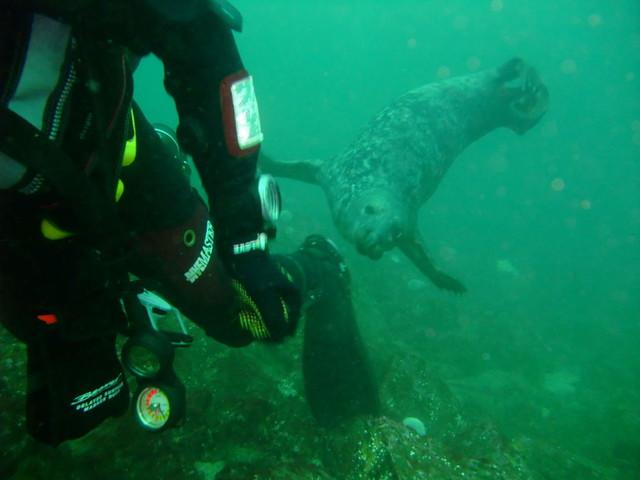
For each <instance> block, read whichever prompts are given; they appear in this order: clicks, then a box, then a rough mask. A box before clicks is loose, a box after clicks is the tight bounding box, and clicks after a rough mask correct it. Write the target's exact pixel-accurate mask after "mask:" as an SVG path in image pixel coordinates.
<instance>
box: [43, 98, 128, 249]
mask: <svg viewBox="0 0 640 480" xmlns="http://www.w3.org/2000/svg"><path fill="white" fill-rule="evenodd" d="M130 116H131V127H132V130H133V136H132V137H131V138H130V139H129V140H127V141H126V143H125V145H124V153H123V154H122V166H123V167H128V166H129V165H131V164H132V163H133V162H135V161H136V156H137V154H138V134H137V131H136V117H135V115H134V114H133V109H131V110H130ZM123 193H124V183H123V182H122V180H121V179H118V183H117V185H116V191H115V201H116V202H119V201H120V198H121V197H122V194H123ZM40 231H41V232H42V235H43V236H44V238H47V239H49V240H62V239H65V238H69V237H71V236H73V235H75V233H73V232H68V231H66V230H63V229H62V228H60V227H59V226H57V225H56V224H55V223H54V222H53V221H52V220H51V219H49V218H44V219H43V220H42V222H40Z"/></svg>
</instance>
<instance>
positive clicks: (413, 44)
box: [407, 38, 418, 48]
mask: <svg viewBox="0 0 640 480" xmlns="http://www.w3.org/2000/svg"><path fill="white" fill-rule="evenodd" d="M417 44H418V41H417V40H416V39H415V38H410V39H408V40H407V47H409V48H416V45H417Z"/></svg>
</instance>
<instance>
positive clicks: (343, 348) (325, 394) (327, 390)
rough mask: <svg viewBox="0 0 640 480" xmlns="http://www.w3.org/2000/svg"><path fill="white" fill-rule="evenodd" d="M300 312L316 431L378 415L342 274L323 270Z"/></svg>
mask: <svg viewBox="0 0 640 480" xmlns="http://www.w3.org/2000/svg"><path fill="white" fill-rule="evenodd" d="M322 276H323V277H324V278H323V279H322V280H321V287H320V289H319V292H318V293H317V294H315V295H314V297H315V299H314V300H313V303H311V305H309V306H308V307H307V309H306V311H305V320H306V321H305V326H304V345H303V353H302V370H303V376H304V388H305V395H306V398H307V402H308V404H309V407H310V409H311V413H312V414H313V416H314V418H315V419H316V421H317V422H318V424H319V425H320V426H323V427H339V426H341V425H342V424H343V423H344V422H345V421H348V420H351V419H353V418H356V417H359V416H366V415H373V416H376V415H378V414H379V412H380V400H379V397H378V387H377V385H376V382H375V379H374V375H373V371H372V369H371V365H370V363H369V359H368V356H367V352H366V349H365V346H364V344H363V342H362V338H361V337H360V330H359V329H358V324H357V322H356V315H355V311H354V308H353V304H352V300H351V291H350V288H349V284H348V280H347V279H345V275H344V272H343V273H341V274H338V273H336V272H335V269H334V270H333V272H331V271H330V270H328V269H324V273H323V275H322Z"/></svg>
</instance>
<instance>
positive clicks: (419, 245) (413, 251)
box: [398, 232, 467, 293]
mask: <svg viewBox="0 0 640 480" xmlns="http://www.w3.org/2000/svg"><path fill="white" fill-rule="evenodd" d="M398 248H400V250H402V252H403V253H404V254H405V255H406V256H407V258H409V260H411V261H412V262H413V264H414V265H415V266H416V267H418V270H420V271H421V272H422V273H423V274H425V275H426V276H427V278H429V280H431V282H432V283H433V284H434V285H435V286H436V287H438V288H441V289H443V290H449V291H451V292H454V293H465V292H466V291H467V289H466V287H465V286H464V285H463V284H462V283H460V282H459V281H458V280H456V279H455V278H453V277H450V276H449V275H447V274H446V273H444V272H441V271H440V270H438V269H437V268H436V267H435V266H434V265H433V262H432V261H431V258H429V254H428V253H427V249H426V247H425V246H424V241H423V240H422V237H421V236H420V234H419V233H418V232H415V234H414V235H413V236H412V237H404V238H402V239H400V240H399V241H398Z"/></svg>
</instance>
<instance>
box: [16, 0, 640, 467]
mask: <svg viewBox="0 0 640 480" xmlns="http://www.w3.org/2000/svg"><path fill="white" fill-rule="evenodd" d="M232 3H233V4H234V5H235V6H236V7H237V8H238V9H239V10H240V11H241V12H242V14H243V16H244V31H243V32H242V33H241V34H238V35H237V37H236V38H237V41H238V45H239V48H240V52H241V54H242V57H243V60H244V63H245V66H246V68H247V70H248V71H249V72H250V73H251V74H252V75H253V77H254V81H255V86H256V91H257V95H258V100H259V105H260V114H261V120H262V128H263V131H264V134H265V141H264V143H263V146H262V151H263V152H264V153H267V154H269V155H270V156H272V157H274V158H278V159H281V160H301V159H320V160H323V161H331V160H332V157H333V156H334V155H336V154H338V153H339V152H340V151H341V150H343V149H344V148H345V147H347V145H348V144H349V143H350V142H351V141H352V140H353V139H354V138H355V137H356V135H357V134H358V133H359V132H360V131H361V130H362V129H363V127H364V126H365V125H366V123H367V122H368V121H369V120H370V119H371V118H372V117H373V116H374V115H375V114H376V113H377V112H378V111H380V110H381V109H382V108H384V107H385V106H387V105H388V104H389V103H390V102H391V101H392V100H394V99H395V98H397V97H398V96H400V95H402V94H403V93H405V92H407V91H409V90H411V89H413V88H416V87H419V86H421V85H424V84H427V83H430V82H436V81H440V80H445V79H448V78H452V77H455V76H459V75H466V74H470V73H473V72H477V71H480V70H483V69H490V68H496V67H499V66H500V65H502V64H503V63H504V62H506V61H507V60H509V59H511V58H513V57H520V58H522V59H524V60H525V61H526V62H528V64H530V65H532V66H534V67H535V68H536V70H537V72H538V73H539V75H540V77H541V78H542V80H543V81H544V83H545V84H546V86H547V87H548V90H549V95H550V101H549V109H548V112H547V113H546V115H545V116H544V117H543V118H542V120H541V121H540V122H539V124H538V125H536V126H535V127H534V128H533V129H531V130H530V131H528V132H526V133H525V134H523V135H517V134H515V133H513V132H512V131H510V130H506V129H503V130H497V131H494V132H491V133H489V134H488V135H487V136H485V137H484V138H482V139H480V140H479V141H477V142H476V143H474V144H472V145H471V146H470V147H469V148H468V149H466V150H465V151H464V152H463V153H462V154H461V155H460V156H459V158H457V160H456V161H455V163H454V164H453V166H452V167H451V169H450V170H449V171H448V173H447V174H446V175H445V177H444V179H443V181H442V183H441V184H440V186H439V187H438V189H437V191H436V193H435V194H434V195H433V197H432V198H431V199H429V201H428V202H427V203H426V204H425V205H424V206H423V207H422V209H421V210H420V212H419V215H418V224H419V228H420V230H421V231H422V232H423V234H424V237H425V241H426V243H427V245H428V247H429V250H430V252H431V255H432V257H433V259H434V262H435V263H436V265H438V266H439V267H441V268H442V269H443V270H444V271H446V272H447V273H449V274H451V275H453V276H454V277H456V278H457V279H460V280H461V281H462V282H463V283H464V284H465V286H466V287H467V289H468V292H467V293H465V294H464V295H454V294H451V293H448V292H446V291H443V290H439V289H437V288H436V287H434V286H433V285H432V284H431V283H430V282H429V281H428V279H426V278H425V277H424V276H423V275H422V274H421V273H420V272H419V271H418V270H417V269H416V268H415V267H414V266H413V265H412V264H411V263H410V262H409V261H408V260H407V259H406V258H405V257H404V256H403V255H402V254H401V252H399V251H398V250H391V251H389V252H386V253H385V254H384V255H383V257H382V258H381V259H380V260H377V261H374V260H371V259H369V258H367V257H364V256H362V255H359V254H358V252H357V251H356V249H355V248H354V246H353V245H352V244H351V243H349V242H348V241H347V240H346V239H344V238H343V237H342V236H341V235H340V233H339V232H338V230H337V229H336V227H335V225H334V223H333V219H332V217H331V213H330V210H329V206H328V203H327V201H326V199H325V197H324V194H323V192H322V190H321V189H320V188H318V187H315V186H312V185H308V184H304V183H300V182H296V181H293V180H288V179H282V180H281V181H280V184H281V188H282V193H283V199H284V212H283V215H282V218H281V221H280V225H279V230H278V239H277V241H276V243H275V246H274V250H276V251H277V252H290V251H291V250H293V249H295V248H296V247H297V246H298V245H299V244H300V243H301V242H302V240H303V239H304V238H305V237H306V236H307V235H309V234H311V233H321V234H324V235H327V236H329V237H330V238H332V239H333V240H334V241H335V242H336V243H337V245H338V247H339V248H340V250H341V252H342V253H343V254H344V256H345V258H346V261H347V263H348V265H349V267H350V270H351V277H352V288H353V296H354V301H355V311H356V314H357V318H358V323H359V326H360V330H361V334H362V339H363V342H364V344H365V345H366V347H367V351H368V355H369V357H370V360H371V364H372V368H373V370H374V371H375V374H376V378H377V381H378V383H379V385H380V387H381V396H382V401H383V404H384V407H383V412H384V419H378V420H375V421H373V423H368V424H366V425H367V426H366V428H365V427H362V429H361V431H356V429H355V428H356V427H352V429H345V431H343V432H339V433H338V434H336V433H335V432H334V433H332V435H334V437H332V438H333V440H331V442H333V443H332V445H337V446H340V447H337V446H336V447H335V450H331V449H329V450H328V451H330V452H332V453H328V454H327V453H324V454H323V453H320V452H321V451H323V449H325V450H326V449H327V448H328V447H327V445H328V441H327V440H326V438H325V436H324V435H326V432H324V431H323V430H321V429H318V428H317V427H316V426H315V425H314V423H313V419H312V418H311V416H310V414H309V412H308V409H307V407H306V406H305V401H304V394H303V387H302V384H301V374H300V371H299V369H300V348H301V344H300V343H301V340H300V338H299V337H300V335H298V338H296V339H293V340H292V341H290V342H288V343H286V344H285V345H280V346H277V347H274V348H269V347H265V346H252V347H250V348H248V349H245V350H241V351H235V350H234V351H231V350H229V349H226V348H224V347H222V346H219V345H216V344H214V343H213V342H212V341H211V340H208V339H205V338H204V337H203V336H202V335H200V337H199V340H198V345H196V346H195V347H194V348H192V349H191V350H190V351H188V352H180V357H181V359H178V360H179V362H182V363H180V365H178V368H179V369H182V372H183V380H184V383H185V385H186V387H187V391H188V392H189V406H188V413H187V415H188V419H187V422H186V424H185V425H184V426H182V427H180V428H179V429H176V430H175V431H171V432H165V433H163V434H161V435H160V436H152V437H151V436H149V435H147V434H146V433H140V432H137V431H136V429H135V427H134V426H123V424H124V423H127V422H128V423H130V424H132V423H133V421H132V420H131V419H122V420H118V421H117V422H118V423H115V422H114V424H113V425H107V426H105V427H104V428H102V429H101V430H100V432H98V433H96V434H92V435H90V436H88V437H87V438H85V439H83V440H80V441H77V442H70V443H69V444H68V445H67V446H63V447H62V450H60V451H58V452H57V453H55V454H54V453H51V452H49V451H47V452H48V453H45V454H43V453H42V452H41V451H40V450H38V449H37V448H36V447H31V448H32V449H33V450H28V453H26V454H25V457H24V459H23V462H25V465H27V464H28V465H29V466H28V467H21V468H18V470H17V473H15V474H13V475H12V477H11V478H14V479H22V478H48V479H49V480H51V479H52V478H66V479H75V478H98V479H99V478H143V475H144V476H149V475H150V474H153V475H154V476H156V477H158V478H194V479H212V478H217V479H249V478H265V479H271V478H281V479H289V478H291V479H303V478H354V479H355V478H360V479H383V478H389V479H392V478H394V479H411V478H430V479H449V478H452V479H453V478H456V479H457V478H483V479H484V478H487V479H489V478H504V479H507V478H508V479H525V478H527V479H554V480H563V479H578V478H579V479H611V480H623V479H624V480H626V479H629V480H632V479H638V478H640V347H639V345H640V274H639V270H640V2H638V0H578V1H577V0H536V1H530V0H431V1H427V0H422V1H420V0H411V1H410V0H394V1H383V0H350V1H346V0H345V1H339V0H329V1H320V0H301V1H285V0H272V1H266V0H235V1H233V2H232ZM135 82H136V100H137V101H138V102H139V104H140V105H141V107H142V109H143V111H144V112H145V113H146V116H147V118H149V119H150V120H151V121H152V122H162V123H166V124H169V125H176V123H177V116H176V113H175V109H174V107H173V103H172V101H171V99H170V98H169V97H168V96H167V95H166V93H165V92H164V90H163V86H162V66H161V64H160V63H159V62H158V61H157V60H156V59H153V58H149V59H145V60H144V61H143V62H142V64H141V66H140V67H139V70H138V71H137V73H136V78H135ZM212 88H217V87H216V86H212ZM16 355H18V353H16ZM229 372H233V376H232V375H231V374H230V373H229ZM248 372H250V373H248ZM425 385H426V386H425ZM428 385H438V388H437V389H435V388H434V390H428V388H430V387H428ZM444 391H446V392H447V393H446V394H445V393H442V392H444ZM429 392H431V393H429ZM437 392H440V393H437ZM436 395H440V396H439V397H438V398H439V401H438V402H435V401H434V400H433V399H434V398H435V396H436ZM446 399H450V400H446ZM447 403H450V404H449V405H448V404H447ZM436 404H437V405H438V409H439V410H438V411H437V412H436V411H435V407H434V405H436ZM14 407H15V406H12V407H11V408H14ZM454 407H455V408H454ZM6 408H9V407H6ZM447 409H448V410H447ZM445 411H446V412H448V413H446V414H444V413H442V412H445ZM405 417H411V418H412V417H416V418H417V419H419V420H420V421H421V422H422V423H423V424H424V427H425V432H422V433H424V436H422V435H418V434H414V433H412V432H411V431H410V430H409V429H408V428H406V427H404V425H403V423H402V421H403V419H405V420H406V418H405ZM463 419H464V420H463ZM447 422H451V423H456V425H457V427H456V429H457V430H456V432H457V433H456V435H453V434H452V433H451V435H449V433H450V432H452V431H453V429H452V428H451V429H449V428H448V427H447ZM409 423H411V422H410V421H409ZM463 423H464V425H465V428H462V427H460V425H462V424H463ZM472 426H473V427H472ZM458 427H460V428H458ZM376 429H378V430H376ZM365 432H367V433H370V434H371V436H373V437H375V438H381V437H380V435H383V434H382V433H379V432H384V435H387V436H386V437H385V438H386V439H387V441H386V443H385V442H382V444H384V449H385V453H384V461H382V460H380V458H381V457H376V454H374V453H371V452H373V450H372V451H371V452H369V451H364V450H363V448H361V447H362V445H363V444H365V443H366V442H364V441H363V437H362V436H361V435H364V434H365ZM371 432H377V433H375V434H374V433H371ZM390 432H394V433H390ZM407 432H409V433H407ZM478 432H480V433H478ZM487 432H489V433H487ZM409 434H411V436H408V435H409ZM123 435H124V436H126V438H127V439H128V442H122V440H121V439H122V438H124V437H123ZM376 435H378V436H376ZM454 437H455V438H454ZM390 439H395V441H391V440H390ZM341 442H342V443H341ZM123 443H124V444H123ZM105 445H106V447H105ZM399 445H404V447H400V446H399ZM405 447H406V448H405ZM331 448H334V447H331ZM106 450H108V451H110V455H109V456H107V455H106V453H105V451H106ZM340 452H357V453H356V454H354V455H356V456H358V455H359V457H358V458H359V460H358V462H359V463H358V462H356V463H354V464H351V463H349V462H350V461H351V460H349V461H347V460H344V462H343V463H340V462H341V461H342V457H341V453H340ZM411 452H413V453H411ZM425 452H428V453H425ZM504 452H509V453H504ZM43 455H44V456H43ZM47 455H48V456H47ZM112 455H115V457H116V458H117V460H113V459H112ZM345 455H346V454H345ZM367 455H370V456H367ZM38 458H39V459H42V458H47V459H48V462H49V465H55V468H51V469H50V470H49V472H48V473H49V475H48V476H45V473H46V469H45V468H44V467H41V466H39V465H40V464H39V463H38V462H37V460H38ZM158 459H162V461H161V462H158ZM505 459H507V460H505ZM354 465H355V466H354ZM52 472H53V473H52ZM411 472H413V473H411ZM492 472H493V473H492ZM89 475H91V477H89Z"/></svg>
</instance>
